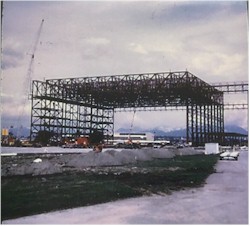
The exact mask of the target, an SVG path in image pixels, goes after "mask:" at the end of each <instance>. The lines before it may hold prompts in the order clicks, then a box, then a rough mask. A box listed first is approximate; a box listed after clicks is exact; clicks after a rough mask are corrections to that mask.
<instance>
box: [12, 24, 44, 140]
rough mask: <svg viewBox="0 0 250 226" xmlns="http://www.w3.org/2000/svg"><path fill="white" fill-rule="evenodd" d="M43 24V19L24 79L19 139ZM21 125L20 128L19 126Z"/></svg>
mask: <svg viewBox="0 0 250 226" xmlns="http://www.w3.org/2000/svg"><path fill="white" fill-rule="evenodd" d="M43 23H44V19H42V22H41V24H40V26H39V29H38V32H37V34H36V36H35V42H34V45H33V48H32V52H31V58H30V62H29V66H28V71H27V75H26V78H25V79H24V86H23V88H24V94H25V95H24V97H23V100H22V101H21V109H20V113H19V116H18V119H17V124H18V125H17V128H18V129H17V137H20V129H22V125H20V124H21V123H20V121H21V118H22V117H23V114H24V108H25V106H26V102H27V100H28V95H29V94H30V91H31V80H32V74H33V66H34V59H35V53H36V50H37V46H38V43H39V39H40V36H41V32H42V27H43ZM19 125H20V126H19Z"/></svg>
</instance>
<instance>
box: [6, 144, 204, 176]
mask: <svg viewBox="0 0 250 226" xmlns="http://www.w3.org/2000/svg"><path fill="white" fill-rule="evenodd" d="M203 153H204V152H203V151H202V150H200V151H199V150H195V149H193V148H183V149H132V150H122V151H116V150H107V151H104V152H100V153H96V152H94V151H90V152H88V153H82V154H49V153H46V154H20V155H16V156H5V157H4V158H2V166H1V171H2V176H12V175H47V174H54V173H62V172H66V171H72V170H75V171H85V170H86V168H88V167H92V168H94V167H104V166H123V165H128V164H131V163H136V162H137V161H150V160H153V159H162V158H173V157H174V156H176V155H194V154H203Z"/></svg>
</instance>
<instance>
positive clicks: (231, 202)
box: [3, 151, 248, 224]
mask: <svg viewBox="0 0 250 226" xmlns="http://www.w3.org/2000/svg"><path fill="white" fill-rule="evenodd" d="M216 170H217V173H214V174H212V175H210V176H209V177H208V179H207V181H206V185H205V186H204V187H202V188H192V189H188V190H182V191H178V192H173V194H172V195H164V196H159V195H155V196H151V197H141V198H131V199H126V200H121V201H116V202H110V203H105V204H99V205H94V206H89V207H80V208H74V209H68V210H64V211H56V212H51V213H47V214H39V215H35V216H29V217H23V218H18V219H14V220H7V221H4V222H3V224H247V223H248V152H246V151H244V152H243V151H242V152H241V153H240V156H239V160H238V161H226V160H224V161H219V162H218V164H217V166H216Z"/></svg>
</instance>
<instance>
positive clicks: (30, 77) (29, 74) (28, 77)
mask: <svg viewBox="0 0 250 226" xmlns="http://www.w3.org/2000/svg"><path fill="white" fill-rule="evenodd" d="M43 23H44V19H42V22H41V24H40V27H39V29H38V32H37V35H36V39H35V43H34V46H33V48H32V52H31V59H30V63H29V67H28V72H27V76H26V79H27V81H26V82H27V83H26V84H28V85H29V88H28V92H29V93H30V87H31V80H32V74H33V66H34V59H35V53H36V50H37V45H38V42H39V39H40V36H41V32H42V27H43Z"/></svg>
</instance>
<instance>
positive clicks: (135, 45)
mask: <svg viewBox="0 0 250 226" xmlns="http://www.w3.org/2000/svg"><path fill="white" fill-rule="evenodd" d="M42 19H44V25H43V29H42V32H41V36H40V40H39V43H38V46H37V51H36V54H35V62H34V68H33V74H32V79H33V80H44V79H45V78H46V79H49V78H55V79H56V78H66V77H67V78H69V77H85V76H103V75H116V74H117V75H120V74H130V73H147V72H168V71H183V70H188V71H190V72H191V73H192V74H194V75H195V76H197V77H199V78H200V79H202V80H204V81H206V82H208V83H218V82H234V81H247V80H248V35H247V34H248V23H247V21H248V16H247V1H228V2H225V1H196V2H195V1H194V2H189V1H183V2H180V1H146V2H141V1H128V2H125V1H114V2H110V1H100V2H96V1H95V2H93V1H76V2H70V1H51V2H49V1H46V2H43V1H4V9H3V21H2V23H3V24H2V25H3V26H2V43H3V45H2V63H1V72H2V73H1V74H2V86H1V126H2V127H6V128H9V127H11V126H15V127H17V126H20V125H22V126H24V127H29V126H30V103H29V102H28V101H25V102H24V99H25V98H27V93H28V92H27V89H25V87H26V88H27V83H26V80H27V78H26V77H27V70H28V65H29V62H30V59H31V55H32V52H31V51H32V47H33V45H34V42H35V39H36V35H37V31H38V28H39V26H40V24H41V21H42ZM229 101H230V102H231V103H246V102H247V97H246V95H242V94H234V95H229V96H225V103H227V102H229ZM132 116H133V113H132V112H130V113H127V112H126V113H116V114H115V128H119V127H124V125H126V126H127V125H128V126H129V125H130V124H131V120H132ZM185 123H186V113H185V111H167V112H165V111H164V112H163V111H161V112H136V114H135V119H134V125H135V126H138V127H143V128H145V129H150V128H156V127H158V128H164V129H166V130H170V129H173V128H183V127H185ZM225 124H235V125H238V126H241V127H243V128H244V129H247V128H248V114H247V110H241V111H237V110H234V111H225Z"/></svg>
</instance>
